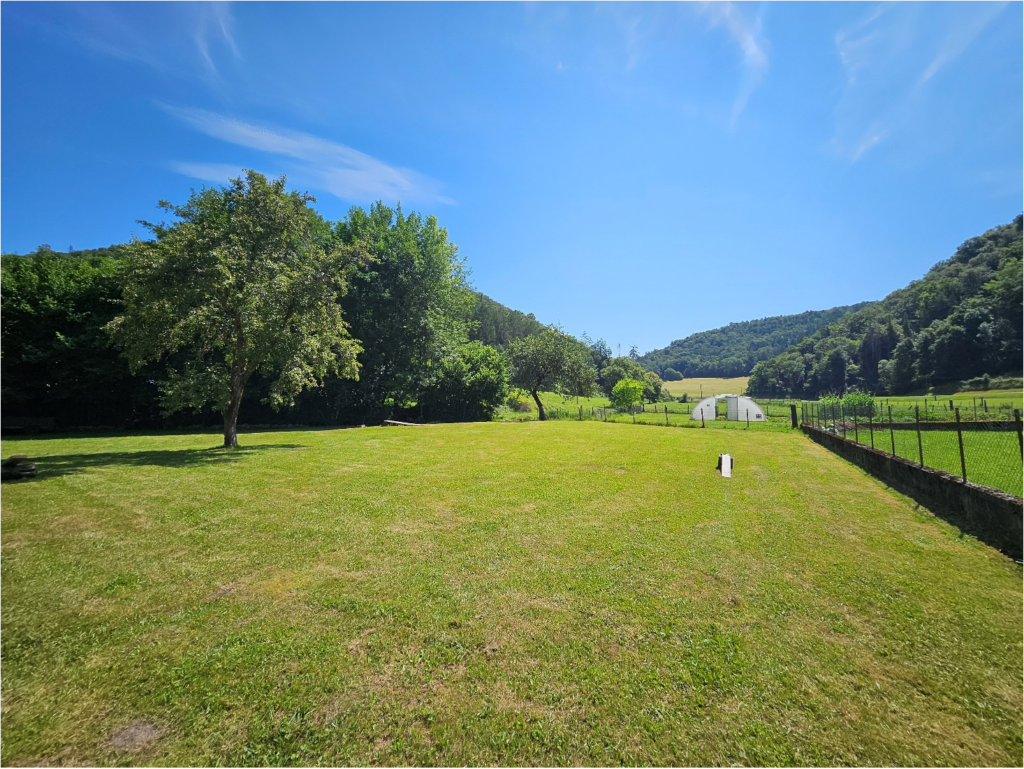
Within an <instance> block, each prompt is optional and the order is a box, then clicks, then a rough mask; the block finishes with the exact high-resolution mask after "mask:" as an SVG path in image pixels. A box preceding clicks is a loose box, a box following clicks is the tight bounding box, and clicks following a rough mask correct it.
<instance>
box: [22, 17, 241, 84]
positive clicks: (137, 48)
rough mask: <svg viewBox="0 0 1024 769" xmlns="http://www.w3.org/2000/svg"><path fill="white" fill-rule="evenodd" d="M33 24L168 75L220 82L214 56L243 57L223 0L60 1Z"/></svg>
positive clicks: (33, 18)
mask: <svg viewBox="0 0 1024 769" xmlns="http://www.w3.org/2000/svg"><path fill="white" fill-rule="evenodd" d="M31 23H33V24H38V25H40V26H43V27H45V28H48V29H49V30H50V31H51V32H53V33H55V34H58V35H61V36H63V37H66V38H69V39H72V40H74V41H76V42H77V43H79V44H80V45H83V46H85V47H86V48H89V49H91V50H93V51H96V52H98V53H102V54H104V55H107V56H112V57H114V58H117V59H122V60H126V61H137V62H141V63H143V64H146V65H148V66H150V67H152V68H154V69H156V70H159V71H160V72H164V73H172V72H173V73H176V74H193V75H199V76H200V77H202V78H204V79H209V78H211V77H212V78H213V79H214V80H216V79H217V77H218V75H219V73H218V68H217V65H216V64H215V58H217V57H219V55H220V52H221V49H222V48H226V49H227V51H229V52H230V54H231V56H232V57H233V58H234V59H236V60H242V58H243V57H242V54H241V51H240V50H239V47H238V45H237V44H236V42H235V38H234V36H233V34H232V27H233V24H234V21H233V18H232V15H231V9H230V8H229V7H228V5H227V4H226V3H222V2H210V3H170V4H160V3H151V4H135V3H103V2H96V3H67V4H64V3H56V4H53V6H52V7H47V8H45V10H44V11H42V12H41V13H39V14H37V15H35V16H33V17H32V22H31ZM196 54H198V56H197V55H196Z"/></svg>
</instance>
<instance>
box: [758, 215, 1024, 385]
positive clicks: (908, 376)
mask: <svg viewBox="0 0 1024 769" xmlns="http://www.w3.org/2000/svg"><path fill="white" fill-rule="evenodd" d="M1021 283H1022V280H1021V217H1020V216H1018V217H1017V218H1016V219H1014V220H1013V222H1011V223H1010V224H1005V225H1002V226H1000V227H996V228H995V229H992V230H989V231H988V232H986V233H985V234H984V235H981V236H980V237H975V238H971V239H970V240H968V241H966V242H965V243H964V244H963V245H961V246H960V247H959V248H958V249H957V251H956V253H955V254H953V256H951V257H950V258H949V259H946V260H944V261H941V262H939V263H938V264H936V265H935V266H934V267H932V268H931V270H929V271H928V273H927V274H926V275H925V276H924V278H922V279H921V280H915V281H914V282H912V283H911V284H910V285H909V286H907V287H906V288H902V289H899V290H897V291H894V292H892V293H891V294H889V296H887V297H886V298H885V299H884V300H882V301H881V302H878V303H876V304H873V305H870V306H869V307H866V308H864V309H862V310H860V311H858V312H855V313H851V314H849V315H846V316H845V317H843V318H842V319H840V320H839V321H837V322H835V323H832V324H830V325H828V326H826V327H824V328H822V329H821V330H819V331H818V332H816V333H815V334H813V335H812V336H810V337H808V338H807V339H805V340H803V341H802V342H799V343H798V344H796V345H794V346H793V347H791V348H790V349H788V350H786V351H785V352H784V353H782V354H780V355H778V356H776V357H774V358H772V359H771V360H768V361H765V362H762V363H758V364H757V365H756V366H755V367H754V370H753V372H752V373H751V376H750V382H749V384H748V392H750V393H752V394H758V395H771V396H777V395H792V396H803V397H814V396H817V395H820V394H821V393H825V392H841V391H843V390H848V389H851V388H857V389H861V390H865V391H867V392H871V393H888V394H902V393H907V392H910V391H912V390H915V389H919V388H927V387H931V386H935V385H941V384H943V383H947V382H957V381H961V380H966V379H971V378H974V377H980V376H983V375H986V374H987V375H990V376H993V377H996V376H999V375H1007V374H1008V375H1012V376H1020V373H1021V365H1022V359H1021V326H1022V324H1024V315H1022V303H1021V300H1022V296H1021Z"/></svg>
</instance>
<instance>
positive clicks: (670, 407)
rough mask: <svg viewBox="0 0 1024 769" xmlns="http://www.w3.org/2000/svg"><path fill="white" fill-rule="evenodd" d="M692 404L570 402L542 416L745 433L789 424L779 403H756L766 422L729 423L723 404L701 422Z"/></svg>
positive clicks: (552, 407) (788, 412)
mask: <svg viewBox="0 0 1024 769" xmlns="http://www.w3.org/2000/svg"><path fill="white" fill-rule="evenodd" d="M695 405H696V404H693V403H678V402H662V403H654V404H651V403H645V404H639V405H637V406H634V407H632V408H625V409H619V408H615V407H613V406H600V405H595V404H588V405H574V404H572V403H571V402H567V403H563V404H560V405H556V404H552V405H545V407H544V413H545V415H546V417H547V418H548V419H569V420H574V421H576V420H579V421H598V422H619V423H622V422H625V423H630V424H638V425H660V426H662V427H688V428H693V427H696V428H700V427H703V426H706V427H714V428H717V429H728V430H738V429H742V430H748V429H755V428H759V427H760V428H762V429H763V428H764V427H765V426H768V427H769V428H770V429H782V428H785V429H790V428H791V427H792V426H793V425H792V416H791V409H790V407H789V406H788V405H787V406H785V407H783V406H782V405H780V404H775V405H773V406H768V405H767V404H765V403H761V402H759V403H758V405H759V406H761V409H762V411H764V413H765V416H766V417H767V421H765V420H761V421H755V420H754V419H753V415H751V419H749V421H748V420H747V419H740V420H733V421H728V420H726V419H725V416H726V410H725V407H724V404H718V405H717V406H716V412H715V413H714V414H710V413H706V414H705V415H704V419H703V420H702V419H700V418H699V417H698V418H697V419H694V418H693V407H694V406H695Z"/></svg>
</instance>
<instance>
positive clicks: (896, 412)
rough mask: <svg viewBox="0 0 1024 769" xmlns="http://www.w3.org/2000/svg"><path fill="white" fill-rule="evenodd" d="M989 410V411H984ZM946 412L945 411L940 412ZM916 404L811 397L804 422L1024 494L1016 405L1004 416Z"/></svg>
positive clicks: (1022, 450)
mask: <svg viewBox="0 0 1024 769" xmlns="http://www.w3.org/2000/svg"><path fill="white" fill-rule="evenodd" d="M982 413H984V411H982ZM940 415H941V416H940ZM929 416H930V418H928V417H926V414H925V413H924V412H923V411H922V409H921V407H920V406H918V405H915V406H914V407H913V408H910V409H908V408H897V407H895V406H893V405H886V404H884V403H881V404H880V403H873V404H868V405H863V406H857V407H848V406H843V405H842V404H825V403H818V402H809V403H804V404H802V405H801V410H800V421H801V423H802V424H804V425H807V426H808V427H813V428H815V429H817V430H822V431H824V432H827V433H831V434H833V435H837V436H839V437H842V438H845V439H846V440H850V441H854V442H855V443H859V444H862V445H864V446H870V447H871V448H873V449H877V450H878V451H882V452H884V453H886V454H890V455H892V456H898V457H902V458H903V459H907V460H910V461H911V462H914V463H916V464H918V465H920V466H921V467H930V468H933V469H935V470H942V471H943V472H946V473H949V474H950V475H953V476H956V477H959V478H962V479H963V480H965V481H971V482H972V483H976V484H978V485H979V486H987V487H989V488H992V489H997V490H999V491H1003V492H1006V493H1007V494H1012V495H1014V496H1015V497H1022V496H1024V437H1022V431H1021V414H1020V411H1019V410H1017V409H1013V410H1011V412H1010V414H1009V415H1008V417H1007V415H1006V414H1005V412H1004V413H1003V418H1002V419H997V418H993V417H992V416H991V412H989V415H988V416H986V417H984V418H983V417H982V416H981V415H980V414H979V417H978V418H977V419H975V418H974V414H973V411H972V412H970V413H969V414H968V415H963V414H961V410H960V408H959V407H958V406H955V405H954V406H953V408H952V409H951V410H948V411H944V412H942V411H938V410H936V411H931V412H930V414H929Z"/></svg>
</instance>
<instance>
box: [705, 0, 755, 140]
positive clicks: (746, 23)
mask: <svg viewBox="0 0 1024 769" xmlns="http://www.w3.org/2000/svg"><path fill="white" fill-rule="evenodd" d="M702 10H703V13H704V15H705V16H707V17H708V19H710V21H711V25H712V26H713V27H717V26H722V27H724V28H725V29H726V31H727V32H728V33H729V35H730V36H731V37H732V39H733V41H735V43H736V45H738V46H739V49H740V52H741V54H742V56H743V76H742V80H741V82H740V88H739V91H738V93H737V94H736V99H735V100H734V101H733V106H732V115H731V118H730V126H732V127H735V125H736V121H737V120H738V119H739V117H740V115H741V114H742V112H743V110H744V109H745V108H746V106H747V102H748V101H749V100H750V97H751V96H752V95H753V94H754V91H756V90H757V87H758V86H759V85H760V84H761V80H762V79H763V78H764V75H765V73H766V72H767V71H768V53H767V50H766V49H767V42H766V41H765V39H764V36H763V35H762V34H761V18H760V17H758V18H756V19H750V18H748V17H747V15H746V14H745V13H744V12H743V11H741V10H740V8H739V6H738V5H737V4H735V3H731V2H725V3H706V4H704V6H703V8H702Z"/></svg>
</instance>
